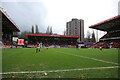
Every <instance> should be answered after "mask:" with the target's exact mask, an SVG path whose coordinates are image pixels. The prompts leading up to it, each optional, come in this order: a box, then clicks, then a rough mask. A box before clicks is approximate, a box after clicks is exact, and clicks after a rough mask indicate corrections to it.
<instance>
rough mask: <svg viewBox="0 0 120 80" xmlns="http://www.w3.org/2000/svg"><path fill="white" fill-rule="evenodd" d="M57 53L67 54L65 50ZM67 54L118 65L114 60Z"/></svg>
mask: <svg viewBox="0 0 120 80" xmlns="http://www.w3.org/2000/svg"><path fill="white" fill-rule="evenodd" d="M56 52H59V51H56ZM59 53H63V54H67V53H65V52H59ZM67 55H72V56H77V57H81V58H86V59H91V60H95V61H100V62H105V63H111V64H115V65H120V64H118V63H115V62H109V61H104V60H100V59H96V58H91V57H85V56H79V55H73V54H67Z"/></svg>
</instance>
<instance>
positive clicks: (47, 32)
mask: <svg viewBox="0 0 120 80" xmlns="http://www.w3.org/2000/svg"><path fill="white" fill-rule="evenodd" d="M49 33H50V32H49V26H48V27H47V30H46V34H49Z"/></svg>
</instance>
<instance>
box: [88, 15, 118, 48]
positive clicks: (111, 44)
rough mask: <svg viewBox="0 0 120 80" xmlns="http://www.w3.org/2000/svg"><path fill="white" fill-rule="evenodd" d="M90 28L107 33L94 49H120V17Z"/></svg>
mask: <svg viewBox="0 0 120 80" xmlns="http://www.w3.org/2000/svg"><path fill="white" fill-rule="evenodd" d="M89 28H92V29H97V30H101V31H106V32H107V33H106V34H105V35H104V36H103V37H101V38H100V39H99V42H97V43H96V44H95V45H93V46H92V48H98V47H100V46H102V47H103V48H120V15H117V16H115V17H112V18H110V19H107V20H105V21H102V22H100V23H97V24H94V25H91V26H89Z"/></svg>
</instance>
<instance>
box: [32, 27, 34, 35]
mask: <svg viewBox="0 0 120 80" xmlns="http://www.w3.org/2000/svg"><path fill="white" fill-rule="evenodd" d="M32 34H34V26H32Z"/></svg>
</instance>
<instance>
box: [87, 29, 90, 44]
mask: <svg viewBox="0 0 120 80" xmlns="http://www.w3.org/2000/svg"><path fill="white" fill-rule="evenodd" d="M90 37H91V34H90V32H89V31H87V42H90V41H91V40H90Z"/></svg>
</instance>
